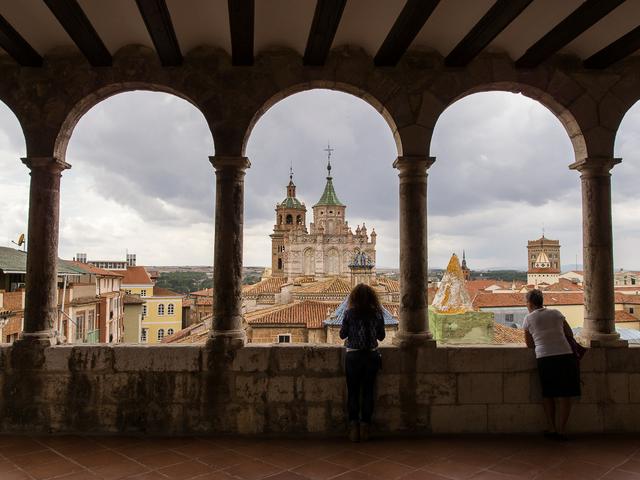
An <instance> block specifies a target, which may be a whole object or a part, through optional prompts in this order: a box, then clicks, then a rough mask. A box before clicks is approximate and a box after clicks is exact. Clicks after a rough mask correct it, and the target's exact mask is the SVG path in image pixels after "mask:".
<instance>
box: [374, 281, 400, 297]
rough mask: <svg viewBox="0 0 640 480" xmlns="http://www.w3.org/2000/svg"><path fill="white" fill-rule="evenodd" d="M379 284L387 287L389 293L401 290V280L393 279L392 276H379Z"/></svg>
mask: <svg viewBox="0 0 640 480" xmlns="http://www.w3.org/2000/svg"><path fill="white" fill-rule="evenodd" d="M376 280H377V281H378V285H382V286H384V287H385V290H386V291H387V292H389V293H398V292H400V282H399V281H398V280H393V279H392V278H386V277H377V278H376Z"/></svg>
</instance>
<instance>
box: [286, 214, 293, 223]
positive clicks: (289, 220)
mask: <svg viewBox="0 0 640 480" xmlns="http://www.w3.org/2000/svg"><path fill="white" fill-rule="evenodd" d="M291 224H293V215H287V225H291Z"/></svg>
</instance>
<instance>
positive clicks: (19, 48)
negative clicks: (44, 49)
mask: <svg viewBox="0 0 640 480" xmlns="http://www.w3.org/2000/svg"><path fill="white" fill-rule="evenodd" d="M0 47H2V48H3V49H4V50H5V51H6V52H7V53H8V54H9V55H11V57H12V58H13V59H14V60H15V61H16V62H18V63H19V64H20V65H22V66H23V67H41V66H42V57H41V56H40V54H39V53H38V52H36V51H35V50H34V49H33V47H32V46H31V45H29V43H28V42H27V41H26V40H25V39H24V38H22V36H21V35H20V34H19V33H18V32H17V31H16V29H15V28H13V27H12V26H11V24H10V23H9V22H8V21H7V20H6V19H5V18H4V17H3V16H2V15H0Z"/></svg>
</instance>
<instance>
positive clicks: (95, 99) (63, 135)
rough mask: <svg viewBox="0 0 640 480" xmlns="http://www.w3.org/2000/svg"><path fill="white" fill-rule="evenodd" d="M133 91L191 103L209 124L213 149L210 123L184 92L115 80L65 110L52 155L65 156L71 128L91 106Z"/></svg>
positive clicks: (160, 86)
mask: <svg viewBox="0 0 640 480" xmlns="http://www.w3.org/2000/svg"><path fill="white" fill-rule="evenodd" d="M134 91H148V92H160V93H168V94H170V95H174V96H176V97H178V98H181V99H183V100H185V101H187V102H189V103H190V104H191V105H193V106H194V107H195V108H196V109H197V110H198V111H199V112H200V113H201V114H202V116H203V119H204V120H205V121H206V122H207V124H208V125H209V129H210V131H211V133H212V141H213V144H214V149H215V137H213V131H212V129H211V123H210V122H209V120H208V119H207V117H206V116H205V115H204V113H203V110H202V109H201V108H200V107H199V106H198V104H197V103H196V102H195V101H194V100H193V99H191V98H189V97H188V96H187V95H186V94H184V93H182V92H180V91H179V90H177V89H175V88H173V87H170V86H168V85H164V84H159V83H150V82H115V83H111V84H108V85H105V86H102V87H100V88H98V89H96V90H95V91H92V92H90V93H88V94H86V95H84V96H83V97H82V98H80V99H79V100H78V101H76V102H75V103H74V104H73V106H72V107H71V108H70V109H69V111H68V112H67V114H66V116H65V118H64V120H63V122H62V124H61V126H60V129H59V131H58V133H57V136H56V138H55V142H54V146H53V155H54V156H55V157H56V158H60V159H64V158H65V156H66V151H67V146H68V145H69V140H70V139H71V135H72V134H73V130H74V129H75V127H76V125H77V124H78V122H79V121H80V119H81V118H82V117H83V116H84V114H85V113H87V112H88V111H89V110H91V109H92V108H93V107H95V106H96V105H98V104H99V103H100V102H102V101H104V100H107V99H108V98H110V97H113V96H116V95H119V94H121V93H126V92H134ZM212 153H213V152H212Z"/></svg>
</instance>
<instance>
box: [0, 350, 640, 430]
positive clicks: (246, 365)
mask: <svg viewBox="0 0 640 480" xmlns="http://www.w3.org/2000/svg"><path fill="white" fill-rule="evenodd" d="M381 350H382V352H383V358H384V360H383V362H384V370H383V371H382V374H381V376H380V377H379V384H378V403H377V410H376V417H375V423H376V428H377V429H379V430H381V431H384V432H391V433H402V432H423V433H459V432H490V433H502V432H536V431H540V430H541V429H542V428H543V426H544V422H543V417H542V409H541V406H540V394H539V385H538V381H537V375H536V373H535V370H534V368H535V360H534V358H533V355H532V352H531V351H530V350H527V349H524V348H515V347H506V348H505V347H473V348H471V347H465V348H441V347H439V348H431V349H428V348H424V349H418V350H400V349H398V348H395V347H382V348H381ZM343 357H344V349H342V348H338V347H335V346H331V345H324V346H320V345H314V346H310V345H302V346H301V345H280V346H268V345H250V346H247V347H245V348H243V349H240V350H235V351H227V350H220V351H214V350H209V349H207V348H205V347H201V346H191V345H187V346H175V345H158V346H107V345H100V346H94V347H89V346H59V347H50V348H46V349H38V348H35V347H34V346H33V345H32V346H29V345H26V346H25V345H15V346H3V347H0V365H1V369H0V385H1V387H2V396H1V397H0V428H2V431H3V432H44V433H49V432H52V433H57V432H88V433H154V434H182V433H215V432H226V433H241V434H273V433H294V434H307V433H313V434H338V433H341V432H343V431H344V428H345V418H344V411H345V386H344V378H343ZM582 365H583V396H582V398H581V399H580V401H579V402H578V403H577V404H576V406H575V410H574V414H573V415H572V418H571V422H570V423H571V425H570V428H571V430H572V431H580V432H602V431H607V432H613V431H634V432H638V431H640V349H638V348H626V349H606V350H605V349H591V350H590V351H589V353H588V354H587V356H586V357H585V359H584V360H583V364H582Z"/></svg>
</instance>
